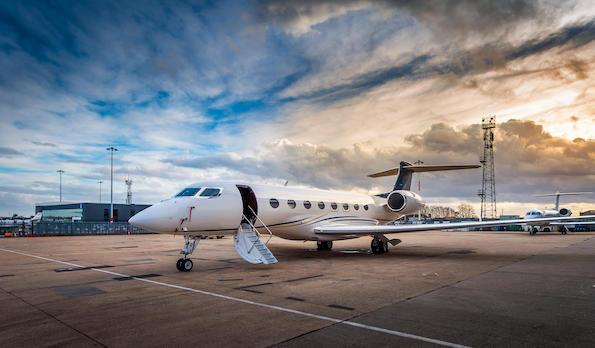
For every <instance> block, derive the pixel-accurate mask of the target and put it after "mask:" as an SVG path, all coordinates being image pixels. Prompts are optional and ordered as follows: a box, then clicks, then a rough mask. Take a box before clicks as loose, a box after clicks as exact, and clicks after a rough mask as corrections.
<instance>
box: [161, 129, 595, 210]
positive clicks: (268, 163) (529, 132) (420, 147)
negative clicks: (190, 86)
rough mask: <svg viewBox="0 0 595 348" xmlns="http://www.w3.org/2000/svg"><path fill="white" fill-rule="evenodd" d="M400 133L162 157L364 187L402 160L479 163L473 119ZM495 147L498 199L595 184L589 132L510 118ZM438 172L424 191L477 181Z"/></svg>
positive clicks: (457, 188) (456, 191) (455, 190)
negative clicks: (391, 139) (394, 142)
mask: <svg viewBox="0 0 595 348" xmlns="http://www.w3.org/2000/svg"><path fill="white" fill-rule="evenodd" d="M405 139H406V143H405V145H404V146H400V147H380V148H379V147H374V146H373V145H371V144H355V145H353V146H350V147H342V148H333V147H330V146H324V145H314V144H310V143H297V144H295V143H292V142H290V141H288V140H277V141H275V142H272V143H270V144H267V145H266V146H265V149H266V150H264V151H263V152H261V153H258V154H254V155H247V156H242V155H238V154H229V153H228V154H220V155H214V156H205V157H197V158H186V159H179V160H174V159H171V160H167V162H168V163H172V164H174V165H176V166H182V167H188V168H195V169H206V168H213V167H220V168H225V169H228V170H230V171H232V172H235V173H237V175H238V176H240V177H241V176H244V175H254V176H258V177H260V178H264V179H277V180H278V181H282V180H289V181H291V182H294V183H300V184H306V185H311V186H315V187H319V188H332V189H348V190H352V189H355V190H362V191H370V190H382V187H381V186H380V185H379V183H378V182H375V181H373V180H371V179H369V178H366V174H369V173H371V172H376V171H380V170H384V169H388V168H392V167H394V166H396V165H397V164H398V162H399V161H401V160H408V161H411V162H413V161H415V160H416V159H422V160H424V161H425V162H426V163H428V164H430V163H432V164H443V163H446V164H448V163H461V162H462V163H478V162H479V158H480V156H481V154H482V151H483V134H482V132H481V126H480V125H478V124H474V125H469V126H466V127H462V128H460V129H455V128H453V127H452V126H449V125H447V124H443V123H438V124H434V125H432V126H431V127H430V128H428V129H427V130H426V131H424V132H422V133H419V134H412V135H409V136H407V137H406V138H405ZM495 152H496V155H495V156H496V168H497V171H496V179H497V182H498V191H499V192H500V194H501V198H504V199H511V200H512V199H515V200H517V201H518V200H521V201H526V200H527V198H528V197H527V193H530V192H534V193H539V192H542V191H544V190H545V191H551V190H554V191H555V190H557V189H560V190H578V191H581V190H582V191H586V190H589V189H590V188H592V187H593V184H594V183H595V172H594V171H593V163H594V161H595V140H593V139H574V140H568V139H565V138H561V137H555V136H553V135H551V134H549V133H548V132H546V131H544V129H543V127H542V126H541V125H539V124H536V123H535V122H532V121H521V120H509V121H507V122H504V123H501V124H499V125H498V127H497V137H496V142H495ZM428 176H429V177H432V175H430V174H428ZM437 176H439V177H440V178H441V179H440V181H439V182H437V181H435V180H430V183H429V184H427V187H428V189H427V190H428V191H427V192H429V194H430V195H434V196H439V197H443V198H448V197H451V198H452V197H459V198H467V199H469V197H470V196H471V197H472V196H473V195H475V193H476V192H477V188H478V187H479V186H480V180H481V179H480V178H481V175H480V172H479V171H468V172H461V173H460V174H457V175H448V174H446V173H445V174H437ZM434 177H436V176H434ZM381 184H383V185H384V189H385V190H386V189H388V188H390V187H391V186H390V184H392V183H390V182H389V181H388V180H384V181H382V182H381Z"/></svg>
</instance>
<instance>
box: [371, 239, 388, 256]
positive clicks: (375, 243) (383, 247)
mask: <svg viewBox="0 0 595 348" xmlns="http://www.w3.org/2000/svg"><path fill="white" fill-rule="evenodd" d="M370 248H371V249H372V253H373V254H384V253H385V252H388V242H385V241H383V240H381V239H380V238H378V237H376V236H374V238H372V244H371V245H370Z"/></svg>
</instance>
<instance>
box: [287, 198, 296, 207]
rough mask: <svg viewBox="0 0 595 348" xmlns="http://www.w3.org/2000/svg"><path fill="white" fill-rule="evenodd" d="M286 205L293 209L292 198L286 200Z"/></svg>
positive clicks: (293, 202)
mask: <svg viewBox="0 0 595 348" xmlns="http://www.w3.org/2000/svg"><path fill="white" fill-rule="evenodd" d="M287 205H288V206H289V207H290V208H291V209H295V206H296V204H295V201H294V200H293V199H290V200H288V201H287Z"/></svg>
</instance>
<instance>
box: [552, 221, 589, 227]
mask: <svg viewBox="0 0 595 348" xmlns="http://www.w3.org/2000/svg"><path fill="white" fill-rule="evenodd" d="M550 225H556V226H558V225H595V221H576V222H572V221H570V222H551V223H550Z"/></svg>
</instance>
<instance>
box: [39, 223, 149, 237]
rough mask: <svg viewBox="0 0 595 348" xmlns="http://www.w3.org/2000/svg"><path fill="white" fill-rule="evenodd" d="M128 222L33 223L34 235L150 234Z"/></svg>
mask: <svg viewBox="0 0 595 348" xmlns="http://www.w3.org/2000/svg"><path fill="white" fill-rule="evenodd" d="M149 233H152V232H149V231H147V230H143V229H142V228H138V227H134V226H132V225H130V224H129V223H128V222H113V223H109V222H44V221H40V222H37V223H35V224H34V225H33V228H32V231H31V234H30V235H32V236H90V235H114V234H149Z"/></svg>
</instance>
